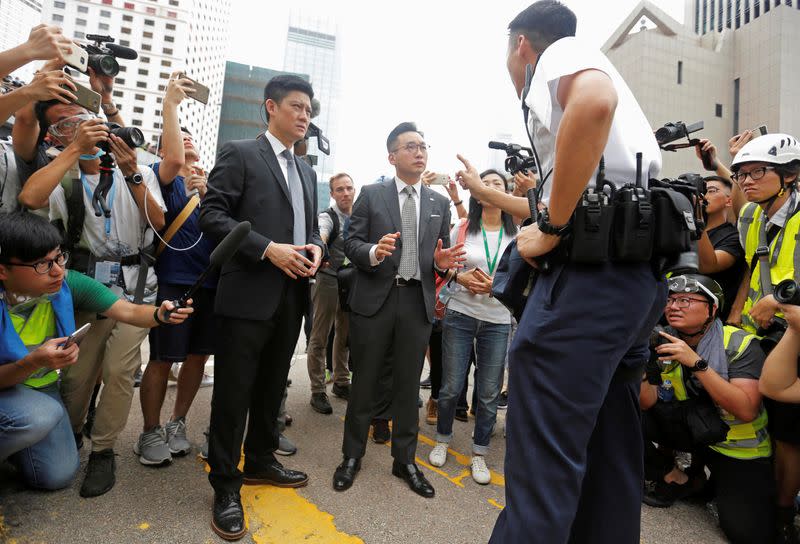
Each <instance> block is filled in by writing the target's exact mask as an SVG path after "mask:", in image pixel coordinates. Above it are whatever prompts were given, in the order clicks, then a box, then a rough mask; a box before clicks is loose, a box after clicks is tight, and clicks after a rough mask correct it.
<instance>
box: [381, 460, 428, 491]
mask: <svg viewBox="0 0 800 544" xmlns="http://www.w3.org/2000/svg"><path fill="white" fill-rule="evenodd" d="M392 474H394V475H395V476H397V477H398V478H401V479H403V480H405V482H406V483H407V484H408V487H410V488H411V491H413V492H414V493H416V494H417V495H420V496H421V497H425V498H426V499H430V498H432V497H433V496H434V495H435V494H436V492H435V491H434V489H433V486H432V485H431V484H430V482H428V480H427V479H426V478H425V475H424V474H423V473H422V472H421V471H420V470H419V468H417V465H415V464H414V463H411V464H408V465H403V464H400V463H398V462H397V461H395V462H393V463H392Z"/></svg>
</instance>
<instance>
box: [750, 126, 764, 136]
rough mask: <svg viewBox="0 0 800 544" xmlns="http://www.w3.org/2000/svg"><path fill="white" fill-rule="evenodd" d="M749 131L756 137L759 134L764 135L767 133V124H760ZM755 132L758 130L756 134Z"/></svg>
mask: <svg viewBox="0 0 800 544" xmlns="http://www.w3.org/2000/svg"><path fill="white" fill-rule="evenodd" d="M750 132H752V133H753V135H755V137H756V138H758V137H759V136H764V135H765V134H766V133H767V125H761V126H760V127H757V128H754V129H753V130H751V131H750ZM756 132H758V134H756Z"/></svg>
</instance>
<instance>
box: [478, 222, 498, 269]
mask: <svg viewBox="0 0 800 544" xmlns="http://www.w3.org/2000/svg"><path fill="white" fill-rule="evenodd" d="M481 233H482V234H483V249H484V251H486V265H487V266H488V267H489V275H490V276H491V275H492V274H494V267H495V266H496V265H497V257H499V256H500V244H502V243H503V227H502V226H501V227H500V232H499V233H498V234H497V250H496V251H495V252H494V259H493V258H492V256H491V254H490V253H489V240H488V239H487V238H486V229H485V228H483V220H481Z"/></svg>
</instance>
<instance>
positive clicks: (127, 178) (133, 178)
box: [125, 172, 144, 185]
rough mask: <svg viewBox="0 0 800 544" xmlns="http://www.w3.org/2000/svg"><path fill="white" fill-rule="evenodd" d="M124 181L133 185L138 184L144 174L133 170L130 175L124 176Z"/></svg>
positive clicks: (142, 179)
mask: <svg viewBox="0 0 800 544" xmlns="http://www.w3.org/2000/svg"><path fill="white" fill-rule="evenodd" d="M125 181H127V182H128V183H132V184H134V185H139V184H140V183H141V182H143V181H144V176H143V175H142V174H141V173H139V172H134V173H133V174H131V175H130V176H125Z"/></svg>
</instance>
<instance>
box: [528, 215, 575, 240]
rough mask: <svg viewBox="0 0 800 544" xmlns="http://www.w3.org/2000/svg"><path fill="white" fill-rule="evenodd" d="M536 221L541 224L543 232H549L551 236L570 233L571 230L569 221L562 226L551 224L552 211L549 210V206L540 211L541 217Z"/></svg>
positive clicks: (540, 228)
mask: <svg viewBox="0 0 800 544" xmlns="http://www.w3.org/2000/svg"><path fill="white" fill-rule="evenodd" d="M536 223H537V224H538V225H539V230H540V231H542V233H544V234H549V235H551V236H558V237H562V236H565V235H567V234H569V231H570V224H569V223H567V224H566V225H560V226H557V225H551V224H550V212H549V211H548V210H547V208H545V209H544V210H542V211H541V212H539V219H537V220H536Z"/></svg>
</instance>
